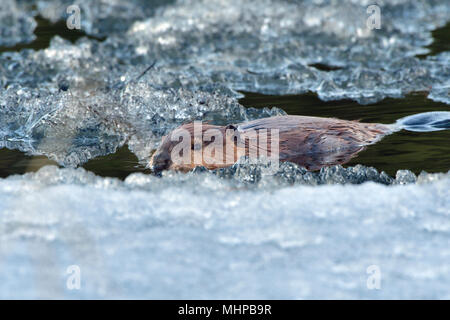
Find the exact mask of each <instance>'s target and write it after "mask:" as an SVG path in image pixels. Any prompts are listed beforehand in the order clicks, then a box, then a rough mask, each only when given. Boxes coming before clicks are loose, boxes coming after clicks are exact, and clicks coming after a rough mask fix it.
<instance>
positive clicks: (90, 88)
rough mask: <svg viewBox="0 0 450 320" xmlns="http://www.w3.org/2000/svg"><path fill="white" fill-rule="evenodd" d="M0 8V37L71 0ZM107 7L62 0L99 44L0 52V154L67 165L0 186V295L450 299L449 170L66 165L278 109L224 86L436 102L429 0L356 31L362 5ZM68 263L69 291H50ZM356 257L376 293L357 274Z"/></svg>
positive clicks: (434, 5)
mask: <svg viewBox="0 0 450 320" xmlns="http://www.w3.org/2000/svg"><path fill="white" fill-rule="evenodd" d="M5 3H7V4H8V6H7V10H6V11H4V10H3V9H2V10H1V11H0V18H1V17H3V16H7V17H8V19H0V35H1V37H0V46H2V47H5V46H13V45H15V44H17V43H26V42H29V41H32V40H33V37H34V36H33V30H34V28H35V26H36V25H35V17H37V16H41V17H44V18H45V19H48V20H49V21H52V22H56V21H58V20H60V19H61V18H65V17H66V16H65V14H64V11H65V8H66V7H67V5H68V4H72V3H73V1H70V3H69V2H68V1H63V0H60V1H48V0H38V1H35V2H34V3H33V1H25V0H23V1H22V0H17V1H14V0H8V1H6V2H5ZM100 3H102V5H100ZM108 3H109V4H106V2H105V3H103V2H98V1H75V4H79V5H80V7H81V10H82V12H83V13H84V14H83V15H82V29H83V31H84V32H86V34H89V35H92V36H96V37H106V39H105V40H104V41H97V40H95V39H90V38H82V39H79V40H78V41H77V42H76V43H71V42H70V41H67V40H64V39H62V38H59V37H54V38H53V40H52V42H51V44H50V46H49V47H48V48H46V49H44V50H38V51H34V50H23V51H20V52H13V51H11V52H4V53H1V54H0V148H2V147H7V148H10V149H18V150H21V151H24V152H27V153H28V154H33V155H45V156H47V157H49V158H50V159H52V160H55V161H56V162H57V163H58V164H60V165H61V166H64V167H66V168H59V169H58V168H57V167H44V168H43V169H41V170H40V171H39V172H37V173H27V174H24V175H17V176H10V177H8V178H6V179H1V180H0V238H1V239H0V298H277V299H278V298H450V289H449V288H450V286H449V284H450V249H449V248H450V246H449V244H450V243H449V241H450V174H449V173H441V174H436V175H425V174H424V175H421V176H419V177H418V178H417V177H416V176H414V175H413V174H412V173H410V172H407V171H399V172H398V173H397V177H396V179H393V178H390V177H388V176H387V175H386V174H384V173H379V172H377V171H376V170H374V169H370V168H366V167H352V168H348V169H342V168H340V167H338V168H330V169H327V170H324V171H322V172H320V173H314V174H313V173H308V172H304V171H303V170H302V169H300V168H298V167H295V166H294V167H290V166H289V165H286V166H284V167H283V168H282V169H281V171H280V172H279V174H278V175H277V176H276V177H275V178H274V177H264V176H261V174H260V171H259V170H260V167H258V166H256V167H255V166H250V165H246V164H243V165H242V166H238V167H236V168H234V169H231V170H229V171H224V172H220V173H217V174H216V175H214V174H211V173H206V172H196V173H192V174H187V175H178V174H166V175H164V176H163V177H161V178H158V177H153V176H149V175H143V174H133V175H131V176H129V177H128V178H127V179H126V180H125V181H120V180H118V179H112V178H101V177H98V176H95V175H93V174H92V173H89V172H86V171H85V170H83V169H80V168H78V169H75V167H77V166H79V165H82V164H84V163H86V162H87V161H89V160H91V159H93V158H95V157H98V156H102V155H107V154H111V153H114V152H115V151H116V150H117V149H118V148H120V147H122V146H124V145H125V144H126V145H128V146H129V148H130V150H131V151H132V152H133V153H134V154H135V155H136V157H137V159H138V160H139V161H140V162H141V163H142V164H144V165H145V163H146V161H147V160H148V157H149V155H150V152H151V151H152V150H153V149H154V148H155V147H156V146H157V143H158V141H159V140H160V138H161V136H162V135H164V134H166V133H167V132H168V131H169V130H171V129H173V128H174V127H176V126H178V125H180V124H181V123H184V122H187V121H192V120H194V119H203V120H210V121H213V122H215V123H219V124H224V123H233V122H241V121H244V120H250V119H255V118H259V117H266V116H270V115H279V114H284V111H282V110H280V109H278V108H265V109H248V108H244V107H243V106H242V105H241V104H239V102H238V99H239V97H241V95H240V94H239V93H238V91H241V90H242V91H251V92H259V93H272V94H278V95H280V94H301V93H305V92H309V91H310V92H314V93H316V94H317V95H318V97H319V98H320V99H323V100H335V99H343V98H348V99H352V100H355V101H357V102H359V103H361V104H368V103H373V102H377V101H381V100H382V99H383V98H385V97H393V98H398V97H403V96H404V95H405V94H407V93H409V92H417V91H423V92H426V94H427V96H428V98H430V99H432V100H434V101H440V102H443V103H446V104H449V103H450V100H449V88H450V82H449V81H450V53H449V52H440V53H438V54H436V55H428V56H426V57H425V58H418V57H416V55H420V54H426V53H427V52H428V51H427V50H428V49H427V48H426V47H427V46H428V45H430V43H431V42H432V37H431V32H432V31H433V30H435V29H437V28H440V27H443V26H444V25H445V24H446V23H448V21H449V20H450V5H449V4H448V1H446V0H442V1H439V0H435V1H414V2H412V3H411V1H407V0H405V1H403V0H397V1H391V2H389V3H387V2H386V3H384V4H383V5H380V7H381V10H382V29H380V30H372V31H370V30H368V29H367V27H366V19H367V17H368V15H367V13H366V8H367V6H368V5H369V4H372V3H369V2H367V3H366V2H365V1H362V2H361V1H345V2H344V1H342V2H341V1H302V2H300V3H296V2H294V1H281V0H280V1H275V0H263V1H261V0H255V1H253V0H250V1H230V0H223V1H222V0H205V1H177V2H174V3H172V2H170V3H168V4H163V3H162V1H154V2H153V6H149V7H146V6H144V3H147V2H146V1H139V0H135V1H127V3H126V4H121V3H120V2H119V1H112V2H108ZM31 4H34V6H32V5H31ZM118 21H120V23H118ZM155 61H156V65H155V66H154V68H152V69H151V70H149V71H148V72H147V73H146V74H145V75H144V76H142V77H139V75H140V74H141V73H142V72H143V71H144V70H145V69H146V68H147V67H148V66H150V65H152V64H153V63H154V62H155ZM317 64H322V65H326V66H329V67H330V70H327V71H325V70H321V69H320V68H316V67H314V65H317ZM267 107H270V106H267ZM360 107H361V108H363V107H364V106H360ZM430 111H434V110H430ZM416 180H417V181H416ZM363 182H364V183H363ZM361 183H362V184H361ZM70 265H77V266H79V267H80V269H81V285H82V288H81V290H73V291H70V290H68V289H67V287H66V280H67V277H68V275H67V274H66V269H67V267H68V266H70ZM372 265H375V266H377V268H379V270H380V272H381V289H380V290H369V289H368V288H367V286H366V281H367V278H368V277H369V274H367V272H366V270H367V268H368V267H369V266H372Z"/></svg>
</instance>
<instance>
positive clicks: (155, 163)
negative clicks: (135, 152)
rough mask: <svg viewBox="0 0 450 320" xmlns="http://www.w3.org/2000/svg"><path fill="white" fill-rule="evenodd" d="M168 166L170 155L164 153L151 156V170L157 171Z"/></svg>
mask: <svg viewBox="0 0 450 320" xmlns="http://www.w3.org/2000/svg"><path fill="white" fill-rule="evenodd" d="M169 166H170V157H169V156H168V155H166V154H156V155H155V156H153V159H152V163H151V166H150V168H151V170H152V171H153V172H155V173H159V172H161V171H163V170H166V169H168V168H169Z"/></svg>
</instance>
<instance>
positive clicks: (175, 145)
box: [149, 112, 450, 172]
mask: <svg viewBox="0 0 450 320" xmlns="http://www.w3.org/2000/svg"><path fill="white" fill-rule="evenodd" d="M449 119H450V112H427V113H421V114H417V115H413V116H409V117H406V118H402V119H400V120H398V121H397V122H396V123H394V124H381V123H364V122H359V121H352V120H340V119H336V118H320V117H308V116H293V115H286V116H275V117H269V118H262V119H257V120H253V121H249V122H244V123H238V124H230V125H228V126H217V125H212V124H209V123H206V124H205V123H203V124H202V123H200V122H191V123H187V124H184V125H182V126H180V127H179V128H177V129H175V130H173V131H172V132H170V133H169V134H168V135H166V136H164V137H163V138H162V140H161V143H160V145H159V147H158V148H157V150H156V151H155V152H154V154H153V155H152V157H151V159H150V164H149V165H150V167H151V169H152V171H153V172H160V171H162V170H166V169H169V170H177V171H189V170H191V169H193V168H195V167H196V166H204V167H206V168H207V169H218V168H223V167H228V166H231V165H233V164H234V163H235V162H236V161H237V160H238V159H240V158H241V157H242V156H247V157H250V158H257V157H267V158H269V159H274V156H276V159H277V160H279V161H281V162H284V161H289V162H293V163H296V164H298V165H300V166H303V167H305V168H306V169H308V170H318V169H320V168H322V167H325V166H332V165H337V164H345V163H347V162H348V161H350V159H352V158H353V157H355V156H356V155H357V154H358V153H359V152H361V151H362V150H364V149H365V148H366V147H367V146H368V145H370V144H373V143H375V142H377V141H379V140H380V139H381V138H382V137H384V136H386V135H388V134H391V133H393V132H395V131H398V130H401V129H408V130H411V131H434V130H443V129H447V128H450V124H449ZM180 138H181V140H180ZM182 141H184V143H181V142H182ZM261 142H262V143H261ZM180 159H183V161H180Z"/></svg>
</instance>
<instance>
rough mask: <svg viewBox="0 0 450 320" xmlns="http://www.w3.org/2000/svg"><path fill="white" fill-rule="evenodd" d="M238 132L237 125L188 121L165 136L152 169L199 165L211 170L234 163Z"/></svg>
mask: <svg viewBox="0 0 450 320" xmlns="http://www.w3.org/2000/svg"><path fill="white" fill-rule="evenodd" d="M236 134H237V130H236V127H235V126H233V125H228V126H226V127H225V126H215V125H210V124H204V123H201V122H194V123H187V124H184V125H182V126H181V127H178V128H177V129H175V130H173V131H172V132H170V133H169V134H167V135H166V136H164V137H163V138H162V140H161V143H160V145H159V147H158V149H157V150H156V151H155V152H154V154H153V155H152V157H151V159H150V163H149V165H150V168H151V169H152V171H153V172H155V173H158V172H161V171H163V170H178V171H189V170H192V169H193V168H195V167H196V166H204V167H206V168H208V169H216V168H220V167H226V166H230V165H232V164H233V163H234V162H235V158H236V157H235V152H236V145H235V138H236ZM227 146H228V147H227ZM230 147H231V148H232V151H231V153H230V152H226V150H228V151H230V150H231V148H230ZM227 148H228V149H227ZM218 150H220V152H221V153H219V152H217V151H218Z"/></svg>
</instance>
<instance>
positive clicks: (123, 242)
mask: <svg viewBox="0 0 450 320" xmlns="http://www.w3.org/2000/svg"><path fill="white" fill-rule="evenodd" d="M255 188H257V189H255ZM449 190H450V179H449V175H448V174H447V175H446V176H443V177H441V178H440V179H438V180H434V181H433V182H424V183H421V184H408V185H401V186H384V185H382V184H378V183H374V182H367V183H364V184H362V185H348V184H347V185H339V184H338V185H336V184H335V185H325V186H320V187H313V186H304V185H301V184H295V185H293V186H290V187H273V188H266V187H259V186H253V187H249V186H242V187H236V185H235V184H234V183H232V180H229V179H223V178H219V177H217V176H215V175H211V174H207V173H193V174H188V175H185V174H170V175H168V176H164V177H162V178H158V177H154V176H148V175H143V174H133V175H131V176H129V177H128V178H127V179H126V180H125V181H124V182H122V181H119V180H117V179H111V178H100V177H96V176H95V175H93V174H92V173H89V172H86V171H84V170H83V169H58V168H56V167H52V166H50V167H44V168H43V169H41V170H40V171H39V172H37V173H28V174H25V175H23V176H11V177H9V178H7V179H2V180H0V222H1V223H0V228H1V232H0V237H1V241H0V257H1V259H0V270H1V272H0V283H1V290H0V297H1V298H185V299H195V298H209V299H212V298H233V299H239V298H247V299H248V298H277V299H279V298H375V299H382V298H448V297H449V292H448V285H447V284H448V281H450V279H449V274H450V273H449V270H450V264H449V258H448V257H449V255H450V251H449V249H448V232H449V230H450V225H449V223H448V219H449V215H450V209H449V208H450V200H449V199H450V191H449ZM256 191H257V192H256ZM30 208H32V209H30ZM70 265H77V266H79V267H80V269H81V289H80V290H69V289H67V287H66V281H67V279H68V276H69V275H68V274H67V273H66V270H67V268H68V266H70ZM371 265H376V266H377V267H378V268H379V270H380V272H381V288H380V290H369V289H368V288H367V286H366V281H367V278H368V277H369V274H367V273H366V270H367V268H368V267H369V266H371Z"/></svg>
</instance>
